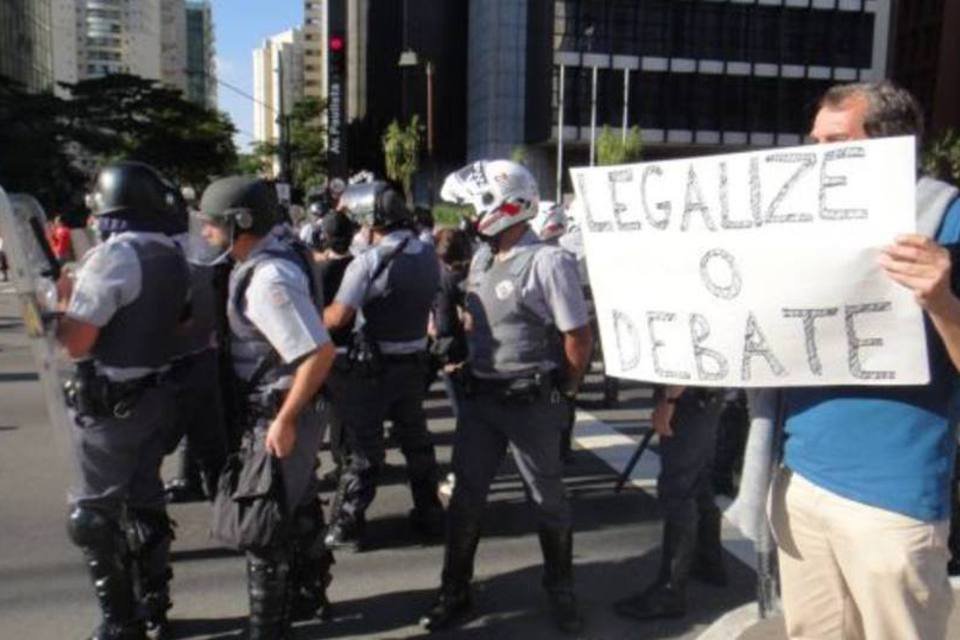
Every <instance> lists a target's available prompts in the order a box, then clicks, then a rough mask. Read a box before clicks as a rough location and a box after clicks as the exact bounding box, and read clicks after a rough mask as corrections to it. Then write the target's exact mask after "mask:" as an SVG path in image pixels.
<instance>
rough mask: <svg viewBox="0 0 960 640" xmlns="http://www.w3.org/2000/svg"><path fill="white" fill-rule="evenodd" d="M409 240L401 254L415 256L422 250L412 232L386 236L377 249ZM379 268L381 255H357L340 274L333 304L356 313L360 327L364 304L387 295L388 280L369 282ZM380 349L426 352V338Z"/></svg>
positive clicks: (394, 232)
mask: <svg viewBox="0 0 960 640" xmlns="http://www.w3.org/2000/svg"><path fill="white" fill-rule="evenodd" d="M408 236H409V237H410V240H409V241H408V242H407V246H406V247H404V248H403V252H404V253H408V254H411V255H416V254H418V253H420V252H421V251H424V250H425V249H424V244H423V243H422V242H420V241H419V240H418V239H417V238H416V236H415V235H414V233H413V232H412V231H410V230H407V229H400V230H397V231H392V232H390V233H388V234H387V235H386V236H384V238H383V239H382V240H381V241H380V243H379V244H378V245H377V246H378V247H383V248H390V247H395V246H397V245H399V244H400V243H401V242H402V241H403V239H404V238H406V237H408ZM379 265H380V252H378V251H364V252H363V253H361V254H360V255H358V256H357V257H356V258H354V259H353V261H352V262H351V263H350V266H348V267H347V270H346V272H345V273H344V274H343V281H342V282H341V283H340V288H339V289H338V290H337V295H336V297H335V298H334V301H335V302H339V303H340V304H343V305H346V306H348V307H351V308H353V309H356V310H357V316H358V321H359V322H361V323H362V322H363V311H362V309H363V306H364V305H365V304H366V303H367V302H369V301H371V300H374V299H376V298H379V297H381V296H383V295H384V294H385V292H386V289H385V287H386V284H387V278H384V277H382V276H381V277H379V278H377V281H376V282H371V281H370V278H371V276H372V275H373V273H374V272H375V271H376V270H377V267H378V266H379ZM379 346H380V351H381V352H382V353H386V354H394V355H399V354H404V353H417V352H418V351H423V350H424V349H426V348H427V338H426V337H424V338H421V339H419V340H410V341H407V342H383V341H381V342H380V343H379Z"/></svg>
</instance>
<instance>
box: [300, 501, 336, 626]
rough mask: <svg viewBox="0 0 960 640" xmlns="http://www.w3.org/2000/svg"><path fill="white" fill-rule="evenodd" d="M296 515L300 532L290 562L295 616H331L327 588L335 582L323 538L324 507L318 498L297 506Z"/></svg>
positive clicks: (328, 551)
mask: <svg viewBox="0 0 960 640" xmlns="http://www.w3.org/2000/svg"><path fill="white" fill-rule="evenodd" d="M295 518H296V520H295V523H296V527H297V536H296V543H295V548H294V555H293V562H292V566H291V572H292V580H291V583H292V584H293V605H292V615H293V619H294V620H307V619H310V618H316V619H318V620H327V619H329V618H330V616H331V607H330V600H329V598H328V597H327V588H328V587H329V586H330V583H331V582H333V576H332V575H331V573H330V568H331V567H332V566H333V564H334V559H333V553H332V552H331V551H330V550H329V549H327V546H326V544H324V541H323V531H324V523H323V507H322V506H321V504H320V501H319V499H316V500H313V501H312V502H311V503H309V504H307V505H303V506H301V507H300V508H298V509H297V513H296V516H295Z"/></svg>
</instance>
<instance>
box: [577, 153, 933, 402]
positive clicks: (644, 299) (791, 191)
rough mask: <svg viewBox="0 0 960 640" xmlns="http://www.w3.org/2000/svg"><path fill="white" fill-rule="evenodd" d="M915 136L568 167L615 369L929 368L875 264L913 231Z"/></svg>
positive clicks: (744, 377) (719, 382)
mask: <svg viewBox="0 0 960 640" xmlns="http://www.w3.org/2000/svg"><path fill="white" fill-rule="evenodd" d="M914 155H915V146H914V140H913V138H910V137H904V138H886V139H880V140H869V141H857V142H854V143H843V144H830V145H813V146H804V147H795V148H789V149H775V150H770V151H763V152H755V153H753V152H752V153H738V154H729V155H719V156H710V157H701V158H695V159H687V160H671V161H664V162H649V163H641V164H634V165H622V166H611V167H593V168H579V169H572V170H571V174H572V177H573V183H574V187H575V189H576V192H577V198H578V199H579V201H580V206H581V211H582V212H583V220H582V221H581V227H582V229H583V234H584V243H585V246H586V254H587V266H588V269H589V273H590V283H591V286H592V289H593V294H594V299H595V301H596V307H597V314H598V321H599V326H600V336H601V340H602V344H603V354H604V360H605V362H606V367H607V373H608V374H609V375H612V376H617V377H623V378H633V379H637V380H647V381H653V382H660V383H666V384H681V385H699V386H725V387H763V386H801V385H837V384H844V385H902V384H924V383H926V382H927V381H928V380H929V371H928V365H927V347H926V340H925V335H924V329H923V322H922V314H921V310H920V308H919V306H918V305H917V304H916V302H915V301H914V299H913V296H912V294H911V293H910V292H909V291H907V290H906V289H905V288H903V287H901V286H900V285H898V284H896V283H895V282H893V281H892V280H891V279H889V278H888V277H887V276H886V275H885V273H884V272H883V270H882V269H881V268H880V266H879V265H878V264H877V257H878V255H879V251H880V249H881V248H882V247H884V246H886V245H888V244H890V243H891V242H892V241H893V240H894V238H895V237H896V235H897V234H900V233H908V232H912V231H913V230H914V229H915V228H916V214H915V210H916V196H915V180H916V173H915V157H914Z"/></svg>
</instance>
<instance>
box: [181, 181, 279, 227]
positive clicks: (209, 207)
mask: <svg viewBox="0 0 960 640" xmlns="http://www.w3.org/2000/svg"><path fill="white" fill-rule="evenodd" d="M279 207H280V205H279V201H278V200H277V192H276V191H275V190H274V189H273V187H271V186H270V185H269V184H267V183H266V182H264V181H263V180H261V179H260V178H256V177H253V176H230V177H227V178H220V179H219V180H216V181H214V182H212V183H211V184H210V186H209V187H207V188H206V190H205V191H204V192H203V197H202V198H201V199H200V215H201V216H203V217H204V218H206V219H208V220H209V221H211V222H214V223H220V224H227V223H233V224H235V225H236V230H237V232H238V233H241V232H245V231H246V232H249V233H252V234H254V235H257V236H263V235H266V234H267V233H268V232H269V231H270V229H272V228H273V226H274V225H275V224H277V222H278V221H279V216H278V213H279Z"/></svg>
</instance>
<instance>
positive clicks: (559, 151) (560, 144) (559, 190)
mask: <svg viewBox="0 0 960 640" xmlns="http://www.w3.org/2000/svg"><path fill="white" fill-rule="evenodd" d="M565 69H566V66H564V65H562V64H561V65H560V91H559V93H560V98H559V100H557V103H558V105H559V106H558V108H557V110H558V111H559V113H558V114H557V204H560V203H561V202H562V201H563V106H564V95H563V92H564V86H563V84H564V70H565Z"/></svg>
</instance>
